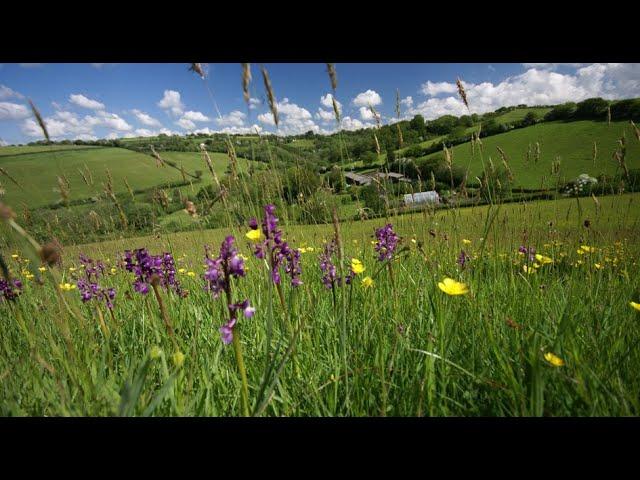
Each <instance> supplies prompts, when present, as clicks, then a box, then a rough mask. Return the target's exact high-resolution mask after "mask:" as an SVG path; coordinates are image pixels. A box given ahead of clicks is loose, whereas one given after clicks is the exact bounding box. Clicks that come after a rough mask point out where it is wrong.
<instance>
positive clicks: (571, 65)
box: [489, 63, 586, 70]
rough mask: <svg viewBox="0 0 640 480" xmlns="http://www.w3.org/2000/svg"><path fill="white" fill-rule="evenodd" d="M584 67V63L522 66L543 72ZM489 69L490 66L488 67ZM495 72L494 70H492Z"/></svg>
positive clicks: (524, 64)
mask: <svg viewBox="0 0 640 480" xmlns="http://www.w3.org/2000/svg"><path fill="white" fill-rule="evenodd" d="M584 65H586V64H585V63H523V64H522V66H523V67H525V68H538V69H545V70H547V69H548V70H557V69H558V68H560V67H568V68H580V67H582V66H584ZM489 67H491V65H489ZM494 70H495V69H494Z"/></svg>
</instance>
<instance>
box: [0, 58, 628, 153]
mask: <svg viewBox="0 0 640 480" xmlns="http://www.w3.org/2000/svg"><path fill="white" fill-rule="evenodd" d="M204 65H205V69H206V72H207V75H206V79H205V80H204V81H203V80H202V79H200V78H199V77H198V76H197V75H195V74H194V73H193V72H190V71H188V67H189V65H188V64H146V63H143V64H132V63H129V64H125V63H121V64H89V63H87V64H0V142H2V143H3V144H14V143H26V142H29V141H33V140H39V139H41V138H42V135H41V133H40V132H39V130H38V128H37V126H36V125H35V123H34V121H33V119H32V116H31V114H30V112H29V109H28V103H27V98H31V99H32V100H33V101H34V103H35V104H36V105H37V106H38V108H39V109H40V111H41V113H42V115H43V117H44V118H45V122H46V123H47V127H48V129H49V132H50V135H51V136H52V137H53V138H54V139H64V138H68V139H75V138H83V139H95V138H115V137H125V136H139V135H142V136H144V135H155V134H157V133H159V132H165V133H178V134H186V133H189V132H193V131H195V132H198V131H203V132H214V131H225V132H230V133H244V132H249V131H255V130H256V129H257V130H259V131H261V132H277V133H279V134H283V135H286V134H296V133H304V132H306V131H308V130H313V131H315V132H317V133H331V132H333V131H335V130H336V128H337V125H336V122H335V119H334V118H333V111H332V102H331V97H330V96H327V94H329V93H330V92H331V88H330V82H329V78H328V76H327V74H326V65H325V64H278V63H275V64H266V65H265V67H266V68H267V70H268V72H269V75H270V77H271V82H272V85H273V88H274V90H275V95H276V99H277V100H278V110H279V111H280V126H279V128H278V130H276V129H275V126H274V125H273V118H272V116H271V114H270V113H269V109H268V105H266V102H265V91H264V85H263V81H262V76H261V73H260V66H259V65H257V64H252V65H251V72H252V77H253V80H252V82H251V85H250V92H251V97H252V101H251V105H250V108H248V106H247V105H246V104H245V102H244V100H243V95H242V87H241V66H240V64H239V63H234V64H204ZM336 69H337V75H338V88H337V91H336V100H337V101H338V102H339V104H340V108H341V113H342V117H343V121H342V125H341V127H342V128H345V129H357V128H363V127H366V126H371V125H374V124H375V118H374V117H373V114H372V112H371V109H370V108H369V106H372V107H374V109H375V110H376V111H377V112H379V114H380V115H381V121H382V122H383V123H387V122H389V121H392V120H393V119H394V117H395V112H394V110H395V96H396V89H398V90H399V91H400V97H401V99H402V113H401V115H402V117H403V118H411V117H413V116H414V115H415V114H417V113H420V114H422V115H423V116H424V117H425V118H427V119H432V118H437V117H439V116H441V115H444V114H454V115H462V114H465V113H468V112H467V110H466V108H465V107H464V105H462V102H461V101H460V99H459V97H458V95H457V93H456V89H455V81H456V78H457V77H460V78H461V79H462V80H463V83H464V85H465V88H466V90H467V93H468V98H469V104H470V105H469V106H470V109H471V112H474V113H484V112H486V111H492V110H495V109H496V108H499V107H501V106H508V105H517V104H520V103H526V104H528V105H540V104H556V103H561V102H565V101H579V100H582V99H584V98H589V97H593V96H601V97H605V98H610V99H614V98H627V97H636V96H640V64H549V63H546V64H545V63H538V64H496V63H494V64H429V63H426V64H361V63H354V64H336ZM207 86H208V89H207ZM209 90H210V91H211V93H212V94H213V100H212V98H211V96H210V94H209ZM215 105H217V108H218V110H217V109H216V107H215Z"/></svg>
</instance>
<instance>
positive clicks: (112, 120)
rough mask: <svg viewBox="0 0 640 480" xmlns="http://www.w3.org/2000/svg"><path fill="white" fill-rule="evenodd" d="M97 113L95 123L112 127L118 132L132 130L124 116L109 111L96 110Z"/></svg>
mask: <svg viewBox="0 0 640 480" xmlns="http://www.w3.org/2000/svg"><path fill="white" fill-rule="evenodd" d="M97 113H98V115H99V122H98V123H97V125H101V126H104V127H107V128H112V129H114V130H118V131H120V132H128V131H129V130H133V127H132V126H131V125H129V124H128V123H127V122H126V120H125V119H124V118H122V117H119V116H118V115H116V114H115V113H109V112H97Z"/></svg>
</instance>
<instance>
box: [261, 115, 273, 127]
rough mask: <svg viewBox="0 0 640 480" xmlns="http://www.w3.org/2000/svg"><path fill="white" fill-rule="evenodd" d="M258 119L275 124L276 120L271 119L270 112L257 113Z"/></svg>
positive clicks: (268, 123)
mask: <svg viewBox="0 0 640 480" xmlns="http://www.w3.org/2000/svg"><path fill="white" fill-rule="evenodd" d="M258 121H259V122H261V123H265V124H267V125H274V126H275V124H276V122H275V121H274V120H273V115H271V112H266V113H261V114H260V115H258Z"/></svg>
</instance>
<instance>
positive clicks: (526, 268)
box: [522, 265, 536, 274]
mask: <svg viewBox="0 0 640 480" xmlns="http://www.w3.org/2000/svg"><path fill="white" fill-rule="evenodd" d="M522 269H523V270H524V273H528V274H532V273H536V269H535V268H534V267H530V266H529V265H523V266H522Z"/></svg>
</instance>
